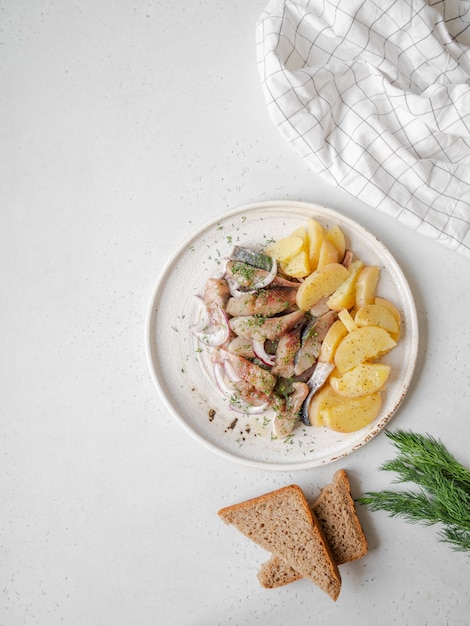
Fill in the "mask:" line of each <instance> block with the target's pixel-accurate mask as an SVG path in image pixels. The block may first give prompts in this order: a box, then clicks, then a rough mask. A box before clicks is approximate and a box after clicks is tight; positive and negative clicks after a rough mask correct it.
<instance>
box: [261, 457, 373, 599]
mask: <svg viewBox="0 0 470 626" xmlns="http://www.w3.org/2000/svg"><path fill="white" fill-rule="evenodd" d="M332 500H335V502H334V506H333V505H332V504H331V501H332ZM312 509H313V513H314V515H315V517H316V518H317V520H318V523H319V525H320V526H321V528H322V530H323V533H324V536H325V537H326V540H327V542H328V544H329V545H330V548H331V552H332V554H333V558H334V560H335V562H336V564H337V565H342V564H343V563H348V562H350V561H353V560H356V559H360V558H362V557H363V556H364V555H365V554H366V553H367V541H366V538H365V535H364V532H363V529H362V526H361V523H360V520H359V518H358V516H357V513H356V508H355V505H354V500H353V498H352V496H351V488H350V483H349V479H348V475H347V473H346V471H345V470H344V469H340V470H338V471H336V472H335V474H334V476H333V480H332V482H331V483H330V484H329V485H327V486H326V487H325V488H324V489H323V490H322V492H321V493H320V495H319V496H318V497H317V498H316V499H315V501H314V503H313V505H312ZM300 578H302V575H301V574H300V573H299V572H298V571H296V570H295V568H293V567H291V566H290V565H288V564H286V563H285V562H284V561H283V559H281V558H280V557H279V556H278V555H276V554H273V555H272V556H271V558H270V559H269V561H267V562H266V563H264V564H263V565H262V566H261V568H260V571H259V572H258V579H259V581H260V583H261V585H262V586H263V587H266V588H269V589H272V588H276V587H280V586H283V585H287V584H290V583H292V582H294V581H296V580H299V579H300Z"/></svg>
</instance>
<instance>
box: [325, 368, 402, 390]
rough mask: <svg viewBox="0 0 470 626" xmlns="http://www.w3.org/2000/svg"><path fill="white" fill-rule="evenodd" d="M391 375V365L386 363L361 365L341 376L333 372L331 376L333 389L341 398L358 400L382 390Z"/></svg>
mask: <svg viewBox="0 0 470 626" xmlns="http://www.w3.org/2000/svg"><path fill="white" fill-rule="evenodd" d="M389 374H390V365H385V364H384V363H361V364H360V365H356V367H353V368H352V370H349V371H347V372H345V373H344V374H343V375H340V374H339V372H336V370H335V371H333V373H332V374H331V376H330V384H331V386H332V388H333V389H334V390H335V391H336V393H337V394H339V395H340V396H345V397H347V398H357V397H359V396H365V395H368V394H371V393H374V392H376V391H378V390H379V389H381V388H382V387H383V386H384V385H385V383H386V382H387V379H388V377H389Z"/></svg>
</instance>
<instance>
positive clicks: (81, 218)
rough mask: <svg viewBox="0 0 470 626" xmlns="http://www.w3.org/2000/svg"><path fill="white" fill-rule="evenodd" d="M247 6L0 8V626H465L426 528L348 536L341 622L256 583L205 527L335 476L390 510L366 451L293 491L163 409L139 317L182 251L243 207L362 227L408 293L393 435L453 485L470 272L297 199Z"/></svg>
mask: <svg viewBox="0 0 470 626" xmlns="http://www.w3.org/2000/svg"><path fill="white" fill-rule="evenodd" d="M263 7H264V3H263V2H262V1H261V0H250V1H248V0H240V1H239V2H222V1H219V2H217V1H216V0H207V1H206V2H190V1H189V0H178V1H176V2H157V1H154V2H144V1H142V0H135V1H134V2H125V1H124V0H119V1H116V0H114V1H111V0H103V1H99V2H96V1H94V0H82V1H81V2H72V1H71V0H63V1H59V0H49V1H48V0H42V1H40V0H37V1H35V2H31V1H30V2H27V1H26V0H6V1H5V0H4V1H0V20H1V21H0V29H1V31H0V71H1V96H0V98H1V107H2V113H1V117H0V138H1V143H0V146H1V149H0V171H1V186H0V194H1V195H0V220H1V222H0V237H1V240H0V255H1V269H0V272H1V274H0V275H1V286H0V289H1V311H0V340H1V355H2V361H1V377H0V385H1V396H0V398H1V412H0V415H1V426H0V442H1V449H0V454H1V456H0V458H1V463H2V465H1V469H0V489H1V493H0V497H1V500H0V502H1V507H0V624H1V626H19V625H22V624H26V625H32V624H40V625H44V626H55V625H56V624H67V626H84V625H87V626H95V625H96V626H105V625H112V626H121V625H122V626H124V625H126V626H127V625H129V624H133V625H142V626H147V625H157V624H158V625H160V624H168V625H172V626H216V625H219V624H223V625H225V624H235V625H242V624H250V625H251V624H260V625H262V626H264V625H266V626H267V625H270V626H277V625H279V626H281V625H284V624H294V623H295V624H310V623H312V624H313V623H315V624H327V623H328V624H344V623H348V624H349V625H351V626H355V625H359V624H360V625H361V626H362V625H364V624H375V623H380V624H384V625H387V624H399V625H400V626H404V625H407V624H418V625H423V624H433V625H434V624H435V625H439V626H441V625H443V624H450V625H452V626H454V625H460V624H467V623H468V615H469V608H470V599H469V587H468V580H469V575H470V561H469V557H468V554H460V553H455V552H453V551H452V550H451V549H450V548H449V547H448V546H447V545H445V544H442V543H439V542H438V541H437V539H436V529H435V528H425V527H423V526H413V525H409V524H406V523H405V522H403V521H401V520H399V519H392V518H389V517H388V516H387V515H386V514H382V513H370V512H368V511H366V510H364V509H362V508H360V509H359V514H360V517H361V520H362V522H363V526H364V529H365V532H366V535H367V538H368V541H369V553H368V555H367V556H366V557H365V558H364V559H362V560H361V561H358V562H356V563H351V564H348V565H344V566H342V567H341V573H342V577H343V588H342V591H341V595H340V598H339V600H338V601H337V603H333V602H332V601H331V600H330V598H329V597H328V596H327V595H326V594H324V593H323V592H321V591H320V590H319V589H318V588H316V587H315V586H313V585H312V584H311V583H308V582H306V581H299V582H297V583H295V584H293V585H290V586H288V587H285V588H282V589H278V590H270V591H267V590H264V589H262V588H261V587H260V586H259V584H258V581H257V579H256V572H257V570H258V567H259V564H260V563H261V562H262V561H263V560H265V559H266V554H265V553H264V552H263V550H261V548H258V547H257V546H255V545H253V544H251V542H250V541H249V540H247V539H246V538H245V537H244V536H243V535H240V534H239V533H238V532H237V531H236V530H235V529H234V528H232V527H228V526H225V525H224V524H223V523H222V522H221V520H220V519H219V518H218V517H217V510H218V509H219V508H221V507H222V506H225V505H228V504H231V503H234V502H238V501H240V500H243V499H245V498H248V497H251V496H255V495H259V494H261V493H263V492H265V491H268V490H271V489H275V488H277V487H280V486H283V485H286V484H289V483H291V482H296V483H297V484H299V485H301V487H302V488H303V489H304V490H305V492H306V494H307V495H309V496H313V495H315V494H316V493H318V490H319V489H320V487H322V486H323V485H325V484H326V483H328V482H329V481H330V480H331V477H332V475H333V473H334V471H335V470H336V469H339V467H343V468H345V469H346V470H347V471H348V473H349V474H350V477H351V482H352V489H353V495H355V496H358V495H360V494H361V493H362V492H364V491H369V490H374V489H379V488H386V487H389V486H390V484H391V480H392V476H391V475H389V474H388V473H385V472H381V471H380V470H379V469H378V467H379V466H380V464H381V463H382V462H383V461H385V460H386V459H388V458H390V457H391V456H392V455H393V448H392V445H391V443H390V442H389V441H388V439H387V438H386V436H385V435H384V434H383V433H382V434H381V435H379V436H378V437H376V438H375V439H374V440H373V441H372V442H370V443H369V444H368V445H366V446H365V447H363V448H362V449H361V450H359V451H358V452H356V453H354V454H353V455H351V456H349V457H347V458H346V459H343V460H342V461H340V462H338V463H336V464H331V465H327V466H324V467H321V468H318V469H314V470H309V471H300V472H295V473H283V472H269V471H260V470H257V469H249V468H246V467H244V466H239V465H236V464H234V463H230V462H228V461H226V460H225V459H222V458H220V457H218V456H217V455H215V454H213V453H210V452H208V451H207V450H206V449H205V448H204V447H202V446H201V445H200V444H199V443H197V442H195V441H193V440H192V439H191V438H190V437H189V436H188V435H187V433H186V432H185V431H183V429H182V428H181V427H180V425H179V424H178V423H176V421H175V420H174V419H173V418H172V417H171V416H170V415H169V413H168V411H167V410H166V409H165V408H164V405H163V403H162V401H161V399H160V398H159V396H158V393H157V391H156V389H155V387H154V386H153V383H152V381H151V378H150V374H149V371H148V367H147V362H146V356H145V344H144V330H145V328H144V327H145V314H146V309H147V305H148V302H149V299H150V296H151V292H152V289H153V286H154V283H155V281H156V279H157V277H158V275H159V272H160V271H161V268H162V267H163V265H164V263H165V262H166V260H167V258H168V257H169V256H170V255H171V254H172V252H173V251H174V250H175V249H176V248H177V247H178V246H179V244H180V243H181V241H182V240H184V239H185V238H186V237H188V236H189V235H190V234H191V233H192V232H193V231H194V230H196V229H197V228H199V227H200V226H202V225H203V224H204V223H205V222H206V221H208V220H209V219H212V218H213V217H214V216H216V215H217V214H218V213H220V212H222V211H224V210H226V209H229V208H232V207H236V206H239V205H242V204H246V203H249V202H255V201H261V200H270V199H285V198H287V199H293V200H304V201H310V202H315V203H317V204H324V205H327V206H330V207H332V208H334V209H336V210H339V211H342V212H344V213H345V214H346V215H348V216H350V217H352V218H353V219H355V220H357V221H358V222H360V223H361V224H362V225H363V226H365V227H366V228H368V229H369V230H370V231H372V232H373V233H374V234H375V235H376V236H377V237H378V238H379V239H381V240H382V241H383V242H384V243H385V245H386V246H387V247H388V248H389V249H390V251H391V252H392V254H393V255H394V256H395V257H396V258H397V260H398V262H399V263H400V265H401V267H402V269H403V270H404V272H405V274H406V275H407V277H408V280H409V282H410V285H411V287H412V290H413V293H414V297H415V300H416V305H417V309H418V315H419V324H420V334H421V343H420V349H419V361H418V366H417V371H416V375H415V379H414V383H413V386H412V388H411V391H410V392H409V394H408V396H407V398H406V400H405V402H404V404H403V405H402V407H401V409H400V410H399V412H398V413H397V414H396V416H395V417H394V419H393V421H392V423H391V424H392V425H393V426H394V427H401V428H405V429H412V430H415V431H417V432H429V433H431V434H433V435H434V436H436V437H439V438H442V440H443V441H444V443H445V444H446V445H447V447H448V448H449V449H450V450H451V451H452V452H453V453H454V454H455V455H456V456H457V458H458V459H459V460H460V461H461V462H462V463H463V464H464V465H466V466H470V452H469V440H470V421H469V418H470V416H469V412H468V407H469V397H468V389H469V373H470V365H469V363H470V347H469V343H470V331H469V323H468V311H469V307H470V296H469V291H468V287H469V281H468V276H469V271H470V262H469V261H468V260H466V259H464V258H463V257H460V256H457V255H456V254H455V253H453V252H450V251H448V250H446V249H445V248H443V247H441V246H439V245H438V244H436V243H434V242H432V241H430V240H428V239H425V238H423V237H422V236H418V235H416V234H414V233H413V232H411V231H408V230H405V228H404V227H402V226H398V225H397V224H395V223H394V222H393V220H392V219H391V218H389V217H387V216H385V215H383V214H378V213H376V212H373V211H372V210H370V209H368V207H367V206H365V205H363V204H362V203H359V202H358V201H356V200H355V199H354V198H351V197H349V196H347V195H345V194H344V193H342V192H341V191H340V190H337V189H333V188H331V187H330V186H328V185H326V184H324V183H322V181H321V180H319V179H317V178H316V177H315V176H314V175H313V174H312V173H311V172H310V171H309V170H308V169H307V167H306V165H305V164H304V163H303V162H302V161H301V160H300V159H299V157H297V156H296V155H295V153H294V152H293V151H292V149H291V148H290V147H289V146H288V145H286V144H284V142H283V141H282V140H281V139H280V137H279V136H278V134H277V131H276V129H275V128H274V126H273V125H272V123H271V121H270V120H269V119H268V116H267V112H266V108H265V104H264V101H263V98H262V93H261V86H260V82H259V77H258V73H257V67H256V59H255V22H256V19H257V17H258V15H259V13H260V12H261V10H262V9H263Z"/></svg>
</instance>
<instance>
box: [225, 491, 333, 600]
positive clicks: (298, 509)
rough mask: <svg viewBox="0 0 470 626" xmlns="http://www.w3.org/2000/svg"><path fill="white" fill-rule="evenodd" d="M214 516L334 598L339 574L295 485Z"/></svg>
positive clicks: (327, 547)
mask: <svg viewBox="0 0 470 626" xmlns="http://www.w3.org/2000/svg"><path fill="white" fill-rule="evenodd" d="M218 515H219V516H220V517H221V518H222V519H223V520H224V522H225V523H227V524H233V525H234V526H235V527H236V528H237V529H238V530H239V531H240V532H242V533H243V534H244V535H246V536H247V537H249V538H250V539H251V540H252V541H254V542H255V543H257V544H258V545H260V546H261V547H262V548H264V549H265V550H268V551H269V552H273V553H275V554H276V555H277V556H278V557H279V558H280V559H281V560H282V562H283V563H284V564H285V565H286V566H287V567H289V566H290V567H291V568H293V569H294V570H295V571H297V572H299V574H300V575H301V576H302V577H303V578H308V579H310V580H311V581H312V582H314V583H315V584H316V585H318V586H319V587H320V588H321V589H323V590H324V591H325V592H326V593H328V594H329V595H330V597H331V598H332V599H333V600H336V599H337V598H338V596H339V593H340V590H341V575H340V573H339V570H338V567H337V565H336V563H335V561H334V559H333V555H332V553H331V549H330V547H329V545H328V542H327V540H326V538H325V535H324V533H323V530H322V528H321V526H320V524H319V523H318V521H317V519H316V517H315V515H314V514H313V512H312V510H311V508H310V506H309V505H308V502H307V500H306V498H305V495H304V493H303V491H302V489H301V488H300V487H299V486H298V485H288V486H286V487H282V488H280V489H277V490H275V491H271V492H269V493H266V494H263V495H261V496H258V497H256V498H251V499H249V500H246V501H244V502H240V503H238V504H233V505H230V506H228V507H224V508H223V509H220V511H219V512H218Z"/></svg>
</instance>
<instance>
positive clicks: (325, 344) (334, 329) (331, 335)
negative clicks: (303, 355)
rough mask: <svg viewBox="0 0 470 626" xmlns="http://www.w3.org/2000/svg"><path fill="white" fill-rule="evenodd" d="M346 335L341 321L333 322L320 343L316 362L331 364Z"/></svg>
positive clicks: (346, 331) (345, 329) (346, 332)
mask: <svg viewBox="0 0 470 626" xmlns="http://www.w3.org/2000/svg"><path fill="white" fill-rule="evenodd" d="M347 334H348V330H347V328H346V326H345V325H344V324H343V322H342V321H341V320H336V321H335V322H333V324H332V325H331V326H330V328H329V329H328V332H327V333H326V335H325V338H324V339H323V341H322V344H321V348H320V354H319V355H318V360H319V361H320V362H321V363H332V362H333V357H334V355H335V352H336V348H337V347H338V345H339V343H340V342H341V340H342V339H344V337H346V335H347Z"/></svg>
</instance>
